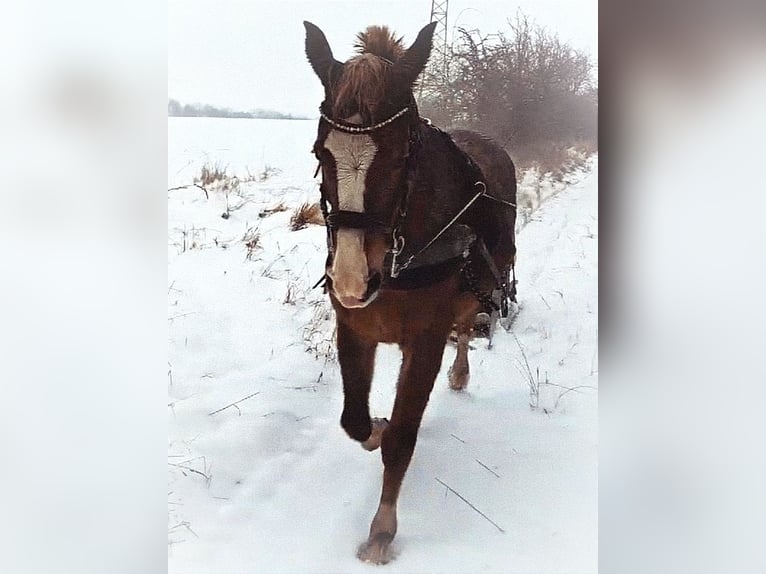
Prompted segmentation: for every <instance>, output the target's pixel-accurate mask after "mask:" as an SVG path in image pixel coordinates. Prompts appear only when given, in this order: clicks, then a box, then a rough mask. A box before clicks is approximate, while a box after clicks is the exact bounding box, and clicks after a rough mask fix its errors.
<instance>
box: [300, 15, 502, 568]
mask: <svg viewBox="0 0 766 574" xmlns="http://www.w3.org/2000/svg"><path fill="white" fill-rule="evenodd" d="M304 26H305V29H306V44H305V48H306V56H307V58H308V61H309V63H310V65H311V67H312V69H313V71H314V72H315V73H316V75H317V76H318V77H319V80H320V81H321V83H322V86H323V87H324V101H323V102H322V104H321V106H320V118H319V124H318V129H317V138H316V141H315V143H314V147H313V153H314V154H315V156H316V158H317V160H318V162H319V165H318V167H317V173H319V171H320V170H321V175H322V178H321V184H320V200H319V201H320V206H321V208H322V213H323V215H324V218H325V222H326V228H327V260H326V265H325V277H324V287H325V290H326V292H327V293H328V295H329V299H330V301H331V304H332V306H333V308H334V310H335V316H336V339H337V341H336V344H337V356H338V361H339V363H340V371H341V377H342V380H343V393H344V401H343V411H342V414H341V417H340V424H341V426H342V428H343V429H344V430H345V432H346V433H347V434H348V435H349V437H351V438H352V439H353V440H355V441H358V442H359V443H361V445H362V447H363V448H365V449H366V450H368V451H374V450H376V449H377V448H380V450H381V454H382V459H383V466H384V472H383V487H382V492H381V496H380V502H379V505H378V508H377V512H376V513H375V516H374V518H373V520H372V523H371V525H370V530H369V535H368V537H367V540H366V541H365V542H364V543H362V545H361V546H360V547H359V549H358V553H357V556H358V558H360V559H361V560H363V561H366V562H372V563H377V564H383V563H386V562H387V561H388V560H390V557H391V550H390V545H391V542H392V541H393V539H394V536H395V535H396V531H397V518H396V508H397V500H398V496H399V490H400V487H401V484H402V480H403V478H404V475H405V473H406V471H407V468H408V466H409V463H410V459H411V458H412V454H413V451H414V449H415V443H416V441H417V435H418V430H419V428H420V423H421V419H422V417H423V412H424V410H425V408H426V405H427V403H428V399H429V396H430V393H431V390H432V388H433V386H434V381H435V379H436V376H437V374H438V373H439V370H440V368H441V363H442V356H443V353H444V349H445V346H446V344H447V342H448V339H449V338H450V335H451V334H452V330H453V328H454V329H455V331H456V333H457V354H456V358H455V362H454V364H453V365H452V367H451V368H450V370H449V377H448V378H449V385H450V387H451V388H452V389H454V390H456V391H460V390H462V389H465V387H466V384H467V382H468V378H469V365H468V358H467V355H468V342H469V339H470V335H471V331H472V329H473V327H474V324H475V322H476V320H477V315H478V314H480V313H487V314H489V315H492V316H493V318H496V317H497V316H498V315H502V316H505V315H507V312H508V306H509V302H515V292H516V289H515V284H516V281H515V273H513V279H511V278H510V276H511V273H512V272H513V269H514V265H515V260H516V244H515V235H514V227H515V221H516V171H515V167H514V164H513V162H512V161H511V158H510V157H509V156H508V154H507V153H506V152H505V151H504V150H503V149H502V148H501V147H499V146H498V145H497V144H495V143H494V142H492V141H491V140H490V139H489V138H487V137H485V136H483V135H480V134H478V133H474V132H471V131H465V130H457V131H453V132H451V133H446V132H445V131H442V130H440V129H438V128H437V127H435V126H433V125H431V123H430V121H428V120H426V119H425V118H421V117H420V115H419V112H418V108H417V103H416V100H415V97H414V89H415V86H416V81H417V78H418V76H419V75H420V73H421V72H422V71H423V70H424V68H425V66H426V63H427V61H428V57H429V55H430V52H431V43H432V38H433V33H434V28H435V23H431V24H428V25H427V26H425V27H424V28H423V29H422V30H421V31H420V32H419V34H418V36H417V38H416V40H415V42H414V43H413V44H412V45H411V46H410V47H409V48H406V49H405V47H404V45H403V42H402V39H401V38H399V39H397V38H396V37H395V35H394V34H393V33H392V32H390V31H389V29H388V28H387V27H385V26H384V27H378V26H370V27H368V28H367V29H366V30H365V31H364V32H360V33H359V34H358V35H357V41H356V43H355V47H356V54H355V55H354V56H353V57H351V58H350V59H349V60H348V61H346V62H345V63H342V62H339V61H338V60H336V59H335V58H334V57H333V55H332V50H331V48H330V46H329V44H328V42H327V38H326V37H325V35H324V33H323V32H322V31H321V30H320V29H319V28H318V27H317V26H315V25H314V24H311V23H310V22H304ZM315 175H316V174H315ZM379 343H391V344H397V345H399V347H400V349H401V352H402V364H401V370H400V373H399V378H398V382H397V389H396V398H395V400H394V406H393V409H392V412H391V414H390V418H372V417H371V416H370V412H369V405H368V399H369V393H370V385H371V380H372V376H373V369H374V364H375V350H376V347H377V345H378V344H379Z"/></svg>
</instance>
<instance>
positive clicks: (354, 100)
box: [333, 26, 404, 120]
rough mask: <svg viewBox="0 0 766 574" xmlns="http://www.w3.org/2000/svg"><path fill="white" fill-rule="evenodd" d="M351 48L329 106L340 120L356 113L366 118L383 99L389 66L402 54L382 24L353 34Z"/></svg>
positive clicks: (398, 45)
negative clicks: (354, 40) (350, 55)
mask: <svg viewBox="0 0 766 574" xmlns="http://www.w3.org/2000/svg"><path fill="white" fill-rule="evenodd" d="M354 47H355V48H356V50H357V55H356V56H354V57H353V58H351V59H350V60H349V61H348V62H346V63H345V64H344V66H343V76H342V77H341V79H340V81H339V82H338V84H337V88H336V93H335V99H334V101H333V109H334V113H335V115H337V116H339V117H341V119H343V118H348V117H350V116H352V115H353V114H355V113H360V114H361V115H362V116H363V117H365V118H366V119H367V120H370V119H372V118H374V116H375V110H376V108H378V107H379V106H380V105H381V104H382V103H383V102H384V101H386V99H387V94H386V90H387V89H388V88H389V87H388V86H387V85H386V81H387V76H388V72H389V68H390V66H391V64H392V63H393V62H395V61H396V60H398V59H399V58H400V57H401V56H402V54H404V46H403V45H402V39H401V38H396V37H395V36H394V34H393V33H392V32H391V31H390V30H389V29H388V28H387V27H386V26H370V27H368V28H367V29H366V30H365V31H364V32H360V33H359V34H357V37H356V43H355V44H354ZM377 119H378V120H380V119H383V118H377Z"/></svg>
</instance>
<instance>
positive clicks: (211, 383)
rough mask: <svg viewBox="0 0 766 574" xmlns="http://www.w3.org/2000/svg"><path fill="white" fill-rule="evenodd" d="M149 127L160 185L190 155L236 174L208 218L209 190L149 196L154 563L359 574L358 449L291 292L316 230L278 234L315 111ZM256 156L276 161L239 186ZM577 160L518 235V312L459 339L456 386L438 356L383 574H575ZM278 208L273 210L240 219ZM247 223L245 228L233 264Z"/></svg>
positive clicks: (320, 305) (584, 273)
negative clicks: (161, 246) (158, 486)
mask: <svg viewBox="0 0 766 574" xmlns="http://www.w3.org/2000/svg"><path fill="white" fill-rule="evenodd" d="M168 128H169V142H170V152H169V153H170V156H169V164H170V166H169V167H170V169H169V174H170V178H169V182H168V187H169V188H170V187H175V186H179V185H184V184H188V183H190V182H191V180H192V178H193V176H194V175H195V174H197V173H199V168H200V165H201V164H202V163H205V162H208V163H210V164H212V163H215V162H220V163H222V164H228V166H229V173H236V174H237V175H239V176H243V175H246V173H247V170H248V169H249V171H250V173H251V174H253V175H256V177H255V178H254V181H250V182H243V183H240V185H239V188H238V190H237V192H236V193H231V192H230V193H229V197H228V203H229V205H230V206H231V205H241V207H239V209H236V210H233V211H231V212H230V217H229V218H228V219H223V218H222V217H221V214H222V212H224V211H225V210H226V203H227V199H226V197H225V193H223V192H222V191H221V190H217V191H216V190H212V191H211V192H210V198H209V199H206V197H205V194H204V193H203V192H202V191H201V190H199V189H197V188H194V187H189V188H185V189H181V190H174V191H169V192H168V219H169V221H168V227H169V232H168V234H169V242H168V253H169V260H168V305H169V315H168V317H169V318H168V332H169V364H168V394H169V399H168V413H169V447H168V470H169V487H168V490H169V497H168V509H169V510H168V520H169V523H168V528H169V530H168V556H169V571H170V572H171V573H220V572H227V573H240V572H317V573H320V572H327V573H330V572H349V573H354V572H372V571H373V569H374V568H375V567H373V566H370V565H367V564H363V563H361V562H359V561H358V560H357V559H356V557H355V553H356V549H357V547H358V545H359V544H360V543H361V542H363V541H364V539H365V538H366V534H367V531H368V528H369V523H370V520H371V519H372V516H373V515H374V512H375V510H376V507H377V500H378V497H379V495H380V487H381V481H382V463H381V460H380V451H376V452H374V453H368V452H366V451H364V450H363V449H362V448H361V447H360V446H359V445H358V444H357V443H355V442H354V441H352V440H351V439H349V438H348V437H347V436H346V435H345V433H344V432H343V430H342V429H341V427H340V425H339V422H338V421H339V417H340V412H341V407H342V386H341V380H340V374H339V369H338V366H337V364H336V362H335V358H334V353H333V345H332V331H333V321H334V319H333V318H332V311H331V310H330V308H329V306H328V304H327V302H326V299H325V296H324V295H323V294H322V293H321V290H319V289H315V290H312V289H311V286H312V285H313V284H314V282H315V281H316V280H317V279H318V278H319V277H320V276H321V274H322V268H323V265H324V258H325V249H324V229H323V228H320V227H317V226H309V227H308V228H306V229H303V230H300V231H291V230H290V229H289V220H290V216H291V214H292V211H293V209H294V208H295V207H296V206H297V205H299V204H300V203H302V202H304V201H310V200H311V201H313V200H315V199H316V197H317V193H318V191H317V188H318V186H317V182H316V181H315V180H314V179H313V178H312V175H313V172H314V168H315V161H314V158H313V156H311V155H310V154H309V153H308V152H309V149H310V147H311V144H312V143H313V139H314V135H315V129H316V123H315V122H314V121H299V120H295V121H279V120H231V119H215V120H214V119H197V118H170V119H169V120H168ZM267 165H268V166H270V167H271V168H278V169H279V170H280V171H279V173H276V174H271V175H269V177H266V178H264V180H263V181H260V178H259V177H257V174H259V173H261V172H263V171H264V169H265V167H266V166H267ZM589 168H590V169H589V170H588V171H586V172H582V173H580V174H578V176H577V177H576V178H574V181H571V182H570V183H569V184H568V185H566V186H563V185H562V186H560V188H561V189H559V190H558V192H557V193H555V194H552V195H551V196H550V197H549V198H548V199H547V200H545V201H544V202H543V203H542V205H540V206H539V207H537V209H536V210H535V211H534V212H533V213H532V214H531V216H530V217H529V218H528V221H527V223H526V225H524V226H523V227H522V228H521V229H519V231H518V248H519V256H518V257H519V259H518V264H517V277H518V279H519V286H518V287H519V301H520V312H519V314H518V316H517V317H516V319H515V321H514V323H513V325H512V328H511V331H510V332H505V331H503V330H502V329H498V330H497V332H496V335H495V340H494V346H493V348H492V349H488V348H487V341H486V340H485V339H477V340H475V341H474V342H473V343H472V345H473V346H474V347H476V348H475V350H472V351H471V352H470V354H469V359H470V364H471V380H470V383H469V385H468V389H467V391H466V392H463V393H455V392H453V391H450V390H449V388H448V386H447V369H448V367H449V365H450V364H451V362H452V360H453V359H454V355H455V350H454V347H452V346H448V348H447V351H446V353H445V358H444V364H443V366H442V370H441V372H440V373H439V376H438V379H437V383H436V386H435V388H434V391H433V393H432V395H431V401H430V403H429V406H428V408H427V409H426V413H425V417H424V420H423V424H422V427H421V430H420V434H419V439H418V444H417V447H416V450H415V455H414V457H413V460H412V463H411V465H410V468H409V471H408V473H407V476H406V477H405V480H404V484H403V488H402V492H401V496H400V499H399V507H398V517H399V532H398V534H397V537H396V539H395V541H394V543H393V548H394V551H395V559H394V560H393V561H392V562H391V563H390V564H388V565H387V566H385V567H383V568H385V570H386V571H387V572H391V573H394V572H402V573H405V572H406V573H410V572H445V573H446V572H504V573H511V572H545V573H557V572H562V573H563V572H595V571H596V569H597V566H596V563H597V391H596V387H597V384H598V383H597V380H598V354H597V334H598V320H597V318H598V302H597V277H598V249H597V246H598V204H597V189H598V180H597V171H596V168H597V159H596V158H594V159H592V160H591V161H590V164H589ZM279 202H284V204H285V205H286V206H288V207H289V208H290V209H288V210H287V211H284V212H279V213H274V214H272V215H268V216H265V217H259V213H260V212H261V211H262V210H263V209H264V208H268V207H273V206H275V205H276V204H278V203H279ZM248 230H251V231H252V230H257V232H258V233H259V238H260V239H259V247H257V248H256V249H255V250H253V251H252V252H251V253H250V256H249V257H248V249H247V248H246V247H245V245H244V242H243V241H242V238H243V236H244V235H245V234H246V233H247V231H248ZM398 368H399V352H398V349H396V348H395V347H390V346H381V347H380V348H379V350H378V355H377V361H376V371H375V377H374V381H373V389H372V393H371V397H370V403H371V413H372V414H373V416H376V415H377V416H388V415H389V414H390V409H391V406H392V403H393V398H394V391H395V381H396V374H397V372H398ZM538 383H542V384H539V386H538ZM546 383H547V384H546ZM531 386H532V387H537V389H538V393H537V394H535V393H532V392H531V391H530V388H531ZM568 389H574V390H571V391H570V390H568ZM235 403H236V404H235ZM229 405H231V406H229ZM444 484H446V485H448V486H449V489H448V488H446V487H445V486H444ZM450 489H451V490H450ZM456 493H457V494H456ZM458 494H459V496H458ZM461 497H462V498H461ZM466 501H467V502H466ZM468 503H470V505H473V507H474V508H472V507H471V506H470V505H469V504H468ZM482 514H483V515H484V516H482ZM493 523H494V524H493Z"/></svg>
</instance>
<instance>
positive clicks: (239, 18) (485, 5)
mask: <svg viewBox="0 0 766 574" xmlns="http://www.w3.org/2000/svg"><path fill="white" fill-rule="evenodd" d="M519 8H520V9H521V10H523V11H524V13H526V14H527V15H529V16H530V17H531V18H532V19H533V20H535V21H536V22H537V23H538V24H541V25H543V26H545V27H546V28H548V29H549V30H550V31H554V32H556V33H557V34H558V35H559V37H561V38H562V39H563V40H565V41H566V42H568V43H569V44H570V45H572V46H573V47H574V48H577V49H581V50H584V51H586V52H589V53H591V54H592V55H593V58H594V61H595V60H596V57H597V50H598V1H597V0H531V1H520V2H507V1H506V2H496V1H488V0H449V14H448V41H450V40H451V36H452V33H453V31H454V30H455V29H456V28H458V27H464V28H469V29H470V28H478V29H480V30H481V31H482V32H483V33H493V32H497V31H498V30H507V29H508V26H507V24H506V21H507V19H508V18H511V17H513V16H514V15H515V13H516V10H517V9H519ZM430 14H431V1H430V0H281V1H274V0H272V1H264V0H170V2H169V13H168V20H169V22H168V29H169V30H168V96H169V97H171V98H175V99H177V100H180V101H181V102H183V103H194V102H200V103H206V104H212V105H215V106H222V107H230V108H233V109H237V110H249V109H253V108H268V109H273V110H277V111H282V112H287V113H293V114H303V115H310V116H314V115H315V114H316V109H317V107H318V105H319V102H320V101H321V99H322V90H321V86H320V84H319V80H318V79H317V78H316V76H314V74H313V72H312V71H311V68H310V67H309V65H308V62H307V61H306V58H305V54H304V28H303V24H302V22H303V20H309V21H311V22H313V23H314V24H316V25H317V26H319V27H320V28H321V29H322V30H323V31H324V32H325V35H326V36H327V39H328V40H329V42H330V45H331V46H332V49H333V54H334V55H335V57H336V58H337V59H338V60H341V61H344V60H346V59H347V58H348V57H350V56H351V54H352V52H353V49H352V44H353V41H354V36H355V35H356V33H357V32H359V31H360V30H363V29H364V28H366V27H367V26H369V25H372V24H378V25H383V24H385V25H387V26H389V28H391V29H393V30H394V31H395V32H396V33H397V34H398V35H400V36H404V39H405V44H406V45H409V44H410V43H411V42H412V41H414V39H415V37H416V36H417V33H418V31H419V30H420V28H422V27H423V26H425V25H426V24H427V23H428V21H429V19H430Z"/></svg>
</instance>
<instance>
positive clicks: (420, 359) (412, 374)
mask: <svg viewBox="0 0 766 574" xmlns="http://www.w3.org/2000/svg"><path fill="white" fill-rule="evenodd" d="M446 338H447V333H446V329H445V332H440V333H438V334H435V335H422V336H420V337H418V338H417V341H416V342H412V343H411V344H408V345H406V346H405V345H403V346H402V355H403V361H402V368H401V372H400V374H399V382H398V385H397V390H396V399H395V401H394V408H393V412H392V414H391V422H390V424H389V425H388V427H387V428H386V429H385V430H384V431H383V437H382V444H381V450H382V457H383V466H384V471H383V490H382V492H381V496H380V504H379V505H378V511H377V513H376V514H375V518H373V520H372V524H371V525H370V535H369V538H368V539H367V542H365V543H364V544H363V545H362V546H361V548H360V549H359V553H358V556H359V558H360V559H361V560H364V561H365V562H373V563H376V564H385V563H386V562H388V561H389V560H390V556H389V553H388V548H389V545H390V544H391V541H392V540H393V539H394V536H395V535H396V528H397V522H396V501H397V499H398V497H399V489H400V488H401V485H402V479H403V478H404V474H405V473H406V472H407V467H408V466H409V464H410V459H411V458H412V453H413V451H414V450H415V442H416V441H417V437H418V429H419V428H420V421H421V420H422V418H423V411H424V410H425V408H426V405H427V404H428V397H429V395H430V394H431V389H432V388H433V385H434V380H435V379H436V375H437V374H438V373H439V368H440V367H441V361H442V355H443V353H444V345H445V342H446Z"/></svg>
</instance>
